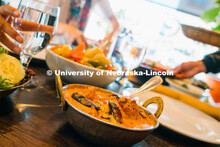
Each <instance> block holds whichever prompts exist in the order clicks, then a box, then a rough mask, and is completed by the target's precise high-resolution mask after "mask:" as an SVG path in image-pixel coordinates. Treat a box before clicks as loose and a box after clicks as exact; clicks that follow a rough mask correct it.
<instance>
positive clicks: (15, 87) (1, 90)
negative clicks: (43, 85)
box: [0, 76, 33, 92]
mask: <svg viewBox="0 0 220 147" xmlns="http://www.w3.org/2000/svg"><path fill="white" fill-rule="evenodd" d="M32 78H33V76H31V77H30V78H29V79H28V80H27V81H26V82H25V83H23V84H21V85H18V86H14V87H12V88H10V89H0V92H3V91H8V90H13V89H17V88H20V87H22V86H25V85H27V84H28V83H29V82H30V81H31V79H32Z"/></svg>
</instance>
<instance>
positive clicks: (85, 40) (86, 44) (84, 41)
mask: <svg viewBox="0 0 220 147" xmlns="http://www.w3.org/2000/svg"><path fill="white" fill-rule="evenodd" d="M81 37H82V41H83V43H84V44H85V47H86V48H88V46H89V45H88V43H87V39H86V38H85V36H84V35H83V34H82V36H81Z"/></svg>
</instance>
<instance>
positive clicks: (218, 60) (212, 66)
mask: <svg viewBox="0 0 220 147" xmlns="http://www.w3.org/2000/svg"><path fill="white" fill-rule="evenodd" d="M202 61H203V63H204V64H205V67H206V70H207V71H206V72H207V73H208V72H213V73H217V72H220V51H217V52H215V53H213V54H209V55H207V56H205V57H204V59H203V60H202Z"/></svg>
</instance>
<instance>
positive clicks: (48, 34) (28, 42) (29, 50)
mask: <svg viewBox="0 0 220 147" xmlns="http://www.w3.org/2000/svg"><path fill="white" fill-rule="evenodd" d="M18 10H19V11H20V12H21V16H20V18H13V22H12V26H13V27H14V28H15V29H16V30H17V31H18V32H19V33H20V34H21V35H22V36H23V38H24V42H23V43H21V44H18V43H17V42H16V43H17V44H18V45H19V46H20V47H21V48H22V51H21V53H20V61H21V63H22V64H23V66H24V68H25V69H28V65H29V63H30V61H31V59H32V56H33V55H35V54H37V53H39V52H40V51H41V50H43V49H44V48H45V47H46V46H47V45H48V44H49V43H50V41H51V40H52V38H53V35H54V33H55V31H56V28H57V25H58V19H59V12H60V8H59V7H55V6H51V5H48V4H46V3H43V2H41V1H37V0H21V1H20V3H19V5H18ZM30 25H31V27H30ZM37 84H38V81H37V80H34V79H32V81H31V83H30V84H29V85H28V87H36V86H37Z"/></svg>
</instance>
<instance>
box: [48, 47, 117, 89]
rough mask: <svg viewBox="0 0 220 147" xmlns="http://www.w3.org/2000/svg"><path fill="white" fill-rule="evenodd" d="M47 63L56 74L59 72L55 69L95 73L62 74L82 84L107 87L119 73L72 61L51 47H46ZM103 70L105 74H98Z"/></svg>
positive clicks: (65, 77) (67, 78)
mask: <svg viewBox="0 0 220 147" xmlns="http://www.w3.org/2000/svg"><path fill="white" fill-rule="evenodd" d="M46 50H47V54H46V63H47V65H48V67H49V68H50V69H51V70H52V71H53V72H54V74H56V73H58V72H55V71H58V70H60V71H65V72H72V73H73V72H75V73H76V72H85V71H89V72H92V73H93V76H91V77H90V76H89V75H88V74H86V75H85V74H84V75H83V76H80V75H60V76H61V77H62V79H63V80H65V81H67V82H70V83H73V82H75V83H80V84H88V85H94V86H99V87H105V86H107V85H108V84H110V83H112V82H114V81H115V80H116V78H117V77H118V76H117V75H113V74H108V71H107V70H101V69H97V68H93V67H89V66H86V65H82V64H80V63H77V62H74V61H71V60H69V59H66V58H64V57H62V56H59V55H57V54H55V53H54V52H52V51H51V50H50V49H46ZM100 72H102V73H103V75H97V74H98V73H100Z"/></svg>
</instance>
